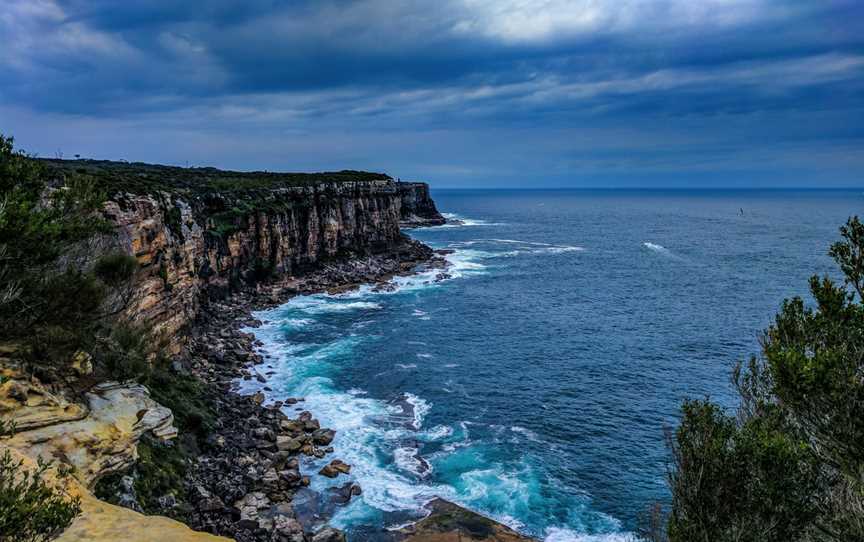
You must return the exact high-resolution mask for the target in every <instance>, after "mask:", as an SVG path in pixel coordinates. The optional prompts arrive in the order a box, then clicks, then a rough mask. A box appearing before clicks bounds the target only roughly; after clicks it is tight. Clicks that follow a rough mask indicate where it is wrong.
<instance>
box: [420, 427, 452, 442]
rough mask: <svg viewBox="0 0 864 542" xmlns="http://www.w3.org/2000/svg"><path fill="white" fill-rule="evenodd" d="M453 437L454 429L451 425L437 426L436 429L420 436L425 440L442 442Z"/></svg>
mask: <svg viewBox="0 0 864 542" xmlns="http://www.w3.org/2000/svg"><path fill="white" fill-rule="evenodd" d="M452 435H453V428H452V427H450V426H449V425H436V426H435V427H433V428H431V429H429V430H427V431H425V432H423V433H422V434H421V435H420V436H421V437H422V438H423V440H427V441H430V440H441V439H443V438H447V437H449V436H452Z"/></svg>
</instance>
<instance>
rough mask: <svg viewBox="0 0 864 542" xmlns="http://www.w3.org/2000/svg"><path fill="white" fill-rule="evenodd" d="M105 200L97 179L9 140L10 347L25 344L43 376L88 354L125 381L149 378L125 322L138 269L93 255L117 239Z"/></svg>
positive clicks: (4, 191) (123, 258) (4, 197)
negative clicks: (94, 245) (100, 242)
mask: <svg viewBox="0 0 864 542" xmlns="http://www.w3.org/2000/svg"><path fill="white" fill-rule="evenodd" d="M105 194H106V192H105V191H104V190H103V189H101V188H99V187H98V182H97V181H96V180H95V179H94V178H93V177H91V176H89V175H86V174H79V173H75V172H66V174H60V173H57V172H54V171H52V170H49V169H48V168H46V167H45V164H44V163H43V162H42V161H39V160H36V159H34V158H33V157H31V156H28V155H26V154H24V153H22V152H20V151H15V150H14V148H13V140H12V138H6V137H3V136H2V135H0V339H4V340H13V341H16V342H19V343H21V344H22V345H23V346H24V348H23V349H22V352H23V353H24V355H25V357H27V358H28V359H29V361H30V366H31V369H32V370H33V371H34V372H35V373H37V375H38V376H40V377H41V378H44V379H52V378H54V377H56V376H58V375H57V372H58V371H60V372H62V371H63V369H64V368H65V366H66V365H68V363H69V361H70V360H71V357H72V354H73V353H74V352H76V351H79V350H81V351H85V352H90V353H92V354H93V356H94V359H95V361H96V363H97V366H99V367H101V368H102V369H103V370H106V371H107V372H108V373H115V372H116V377H117V378H129V377H133V376H138V375H140V373H141V371H140V368H141V365H142V363H143V361H146V360H145V359H144V358H145V355H144V354H143V353H142V350H143V347H144V343H143V340H142V339H141V337H140V336H139V337H138V339H137V340H136V339H135V338H134V337H133V333H132V332H131V331H130V329H128V326H126V327H124V324H123V323H122V322H117V321H116V320H117V319H116V318H115V316H116V315H117V314H118V313H119V312H121V310H122V308H123V306H125V303H126V302H128V295H129V294H130V292H131V290H130V289H129V288H128V285H129V280H130V279H131V277H132V276H133V274H134V273H135V270H136V269H137V266H138V263H137V261H136V260H135V258H133V257H132V256H130V255H128V254H123V253H109V254H104V255H102V256H101V257H98V258H96V259H95V261H94V259H93V254H92V250H91V249H90V247H89V242H90V241H91V240H93V239H94V238H96V237H98V236H100V235H102V234H105V233H107V232H109V231H110V225H109V224H108V222H107V221H106V220H104V219H103V218H102V217H101V214H100V210H101V208H102V205H103V203H104V201H105ZM115 326H119V327H116V329H115ZM139 335H141V334H139Z"/></svg>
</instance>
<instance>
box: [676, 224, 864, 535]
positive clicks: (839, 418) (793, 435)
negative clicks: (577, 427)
mask: <svg viewBox="0 0 864 542" xmlns="http://www.w3.org/2000/svg"><path fill="white" fill-rule="evenodd" d="M840 233H841V236H842V238H843V240H842V241H840V242H837V243H835V244H834V245H832V247H831V249H830V251H829V254H830V255H831V256H832V257H833V258H834V259H835V261H836V262H837V263H838V265H839V267H840V270H841V271H842V272H843V275H844V277H845V285H837V284H835V283H834V282H833V281H832V280H830V279H829V278H827V277H823V278H820V277H813V278H811V279H810V293H811V296H812V298H813V301H814V302H815V306H813V307H811V306H808V305H807V304H806V303H805V302H804V300H803V299H801V298H799V297H796V298H793V299H790V300H787V301H785V302H784V303H783V305H782V307H781V310H780V312H779V314H778V315H777V317H776V319H775V321H774V324H773V325H772V326H770V327H769V328H768V330H766V332H765V333H764V335H763V338H762V356H761V357H760V358H753V359H751V360H750V361H749V363H748V364H746V365H744V364H739V366H738V368H737V369H736V371H735V374H734V379H735V382H736V385H737V388H738V390H739V394H740V396H741V406H740V408H739V411H738V416H737V417H735V418H733V417H730V416H728V415H726V414H724V413H723V412H722V411H721V409H720V407H718V406H717V405H714V404H712V403H710V402H708V401H690V402H686V403H685V404H684V407H683V418H682V421H681V425H680V426H679V428H678V430H677V431H676V432H675V434H674V437H673V438H672V439H671V449H672V452H673V462H672V466H671V469H670V474H669V482H670V486H671V489H672V509H671V512H670V515H669V522H668V537H669V539H670V540H672V541H681V542H684V541H686V542H691V541H706V542H707V541H711V542H714V541H719V542H723V541H727V540H728V541H733V540H735V541H747V540H753V541H754V542H755V541H757V540H758V541H775V540H776V541H778V542H780V541H784V542H786V541H817V540H819V541H821V540H837V541H849V540H864V303H862V302H864V298H862V291H864V226H862V224H861V222H860V221H859V220H858V218H857V217H853V218H851V219H849V221H848V222H847V224H846V225H845V226H843V227H842V228H841V230H840ZM850 286H851V290H850V288H849V287H850ZM856 294H857V299H856Z"/></svg>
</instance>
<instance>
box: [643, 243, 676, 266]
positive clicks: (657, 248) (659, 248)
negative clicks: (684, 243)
mask: <svg viewBox="0 0 864 542" xmlns="http://www.w3.org/2000/svg"><path fill="white" fill-rule="evenodd" d="M642 246H644V247H645V248H647V249H648V250H650V251H652V252H656V253H657V254H662V255H664V256H667V257H669V258H673V259H675V260H682V261H683V260H684V258H682V257H681V256H679V255H678V254H675V253H674V252H672V251H671V250H669V249H668V248H666V247H664V246H663V245H659V244H657V243H651V242H649V241H646V242H644V243H642Z"/></svg>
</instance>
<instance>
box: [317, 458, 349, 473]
mask: <svg viewBox="0 0 864 542" xmlns="http://www.w3.org/2000/svg"><path fill="white" fill-rule="evenodd" d="M350 472H351V465H349V464H347V463H345V462H343V461H341V460H339V459H334V460H333V461H331V462H330V463H328V464H327V465H324V467H323V468H322V469H321V470H320V471H318V474H321V475H322V476H326V477H327V478H336V477H337V476H339V475H340V474H348V473H350Z"/></svg>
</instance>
